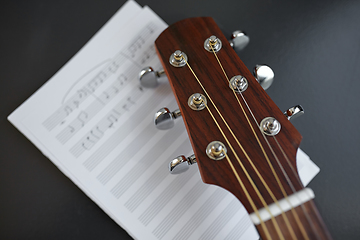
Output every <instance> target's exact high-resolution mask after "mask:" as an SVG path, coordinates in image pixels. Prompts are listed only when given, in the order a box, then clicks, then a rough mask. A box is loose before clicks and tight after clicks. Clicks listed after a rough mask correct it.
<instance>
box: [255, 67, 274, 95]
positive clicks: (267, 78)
mask: <svg viewBox="0 0 360 240" xmlns="http://www.w3.org/2000/svg"><path fill="white" fill-rule="evenodd" d="M254 77H255V78H256V80H257V81H258V82H259V83H260V85H261V86H262V88H263V89H264V90H266V89H268V88H269V87H270V86H271V84H272V83H273V81H274V71H273V70H272V69H271V68H270V67H269V66H267V65H256V66H255V68H254Z"/></svg>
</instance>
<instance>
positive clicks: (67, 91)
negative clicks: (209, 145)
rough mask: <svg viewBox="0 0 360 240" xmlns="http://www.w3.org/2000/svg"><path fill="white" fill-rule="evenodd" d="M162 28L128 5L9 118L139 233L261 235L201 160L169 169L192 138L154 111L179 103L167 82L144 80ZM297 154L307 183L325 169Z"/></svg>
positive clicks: (188, 150) (179, 125)
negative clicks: (207, 177) (163, 123)
mask: <svg viewBox="0 0 360 240" xmlns="http://www.w3.org/2000/svg"><path fill="white" fill-rule="evenodd" d="M179 20H180V19H179ZM166 27H167V25H166V23H164V22H163V21H162V20H161V19H160V18H159V17H158V16H157V15H156V14H155V13H154V12H152V11H151V9H150V8H149V7H146V6H145V7H144V8H142V7H140V6H139V5H138V4H137V3H136V2H134V1H128V2H127V3H126V4H125V5H124V6H123V7H122V8H121V9H120V10H119V11H118V12H117V13H116V14H115V15H114V16H113V17H112V18H111V19H110V20H109V21H108V22H107V23H106V24H105V25H104V26H103V28H102V29H101V30H100V31H99V32H98V33H96V34H95V35H94V37H93V38H92V39H91V40H90V41H89V42H88V43H87V44H86V45H85V46H84V47H83V48H82V49H81V50H80V51H79V52H78V53H77V54H76V55H75V56H74V57H73V58H72V59H71V60H70V61H69V62H68V63H67V64H65V66H63V67H62V68H61V69H60V70H59V71H58V72H57V73H56V74H55V75H54V76H53V77H52V78H51V79H50V80H49V81H47V82H46V83H45V84H44V85H43V86H42V87H41V88H40V89H39V90H38V91H37V92H36V93H34V94H33V95H32V96H31V97H30V98H29V99H27V100H26V101H25V102H24V103H23V104H22V105H21V106H20V107H19V108H18V109H16V110H15V111H14V112H13V113H12V114H11V115H10V116H9V117H8V119H9V121H11V122H12V123H13V125H14V126H15V127H17V128H18V129H19V130H20V131H21V132H22V133H23V134H24V135H25V136H26V137H27V138H28V139H29V140H30V141H31V142H33V143H34V145H35V146H36V147H38V148H39V149H40V150H41V151H42V152H43V154H44V155H46V156H47V157H48V158H49V159H50V160H51V161H52V162H53V163H54V164H55V165H56V166H57V167H58V168H59V169H60V170H61V171H62V172H63V173H64V174H65V175H66V176H67V177H69V178H70V179H71V180H72V181H73V182H74V183H75V184H76V185H77V186H78V187H79V188H80V189H81V190H82V191H83V192H84V193H85V194H87V195H88V196H89V197H90V198H91V199H92V200H93V201H94V202H95V203H96V204H98V205H99V207H101V208H102V209H103V210H104V211H105V212H106V213H107V214H108V215H109V216H110V217H111V218H112V219H113V220H114V221H115V222H117V223H118V224H119V225H120V226H121V227H123V228H124V229H125V230H126V231H128V233H129V234H130V235H131V236H132V237H133V238H135V239H146V240H148V239H154V240H155V239H206V240H208V239H244V240H245V239H246V240H249V239H258V235H257V233H256V230H255V228H254V226H253V225H252V223H251V221H250V219H249V216H248V214H247V212H246V210H245V209H244V207H243V206H242V205H241V203H240V202H239V201H238V200H237V199H235V198H234V196H233V195H232V194H230V193H228V192H227V191H225V190H223V189H221V188H219V187H216V186H212V185H207V184H204V183H203V182H202V181H201V179H200V175H199V173H198V170H197V167H196V166H194V167H192V168H191V169H190V170H189V171H187V172H185V173H183V174H181V175H171V174H169V173H168V162H169V160H170V158H171V157H176V156H178V155H181V154H184V155H190V154H191V153H192V150H191V146H190V142H189V140H188V138H187V134H186V130H185V127H184V124H183V122H182V120H179V121H177V122H176V124H175V127H174V128H173V129H171V130H169V131H158V130H156V128H155V127H154V126H153V114H154V112H155V111H156V110H157V109H159V108H161V107H163V106H168V107H169V108H171V109H176V107H177V105H176V101H175V98H174V96H173V95H172V92H171V89H170V86H169V84H168V83H167V81H166V79H165V80H163V81H162V83H161V84H160V86H159V87H158V88H156V89H145V88H142V87H141V86H140V85H139V82H138V73H139V72H140V70H141V69H142V68H143V67H144V66H153V67H154V68H160V62H159V60H158V59H157V56H156V53H155V48H154V41H155V39H156V38H157V36H158V35H159V34H160V33H161V32H162V31H163V30H164V29H165V28H166ZM297 159H298V167H299V172H300V178H301V179H302V181H303V183H304V184H305V185H306V184H308V182H309V181H310V180H311V179H312V178H313V177H314V176H315V175H316V174H317V173H318V171H319V168H318V167H317V166H316V165H315V164H314V163H313V162H312V161H311V160H310V159H309V157H308V156H307V155H306V154H305V153H303V152H302V151H301V150H299V153H298V156H297Z"/></svg>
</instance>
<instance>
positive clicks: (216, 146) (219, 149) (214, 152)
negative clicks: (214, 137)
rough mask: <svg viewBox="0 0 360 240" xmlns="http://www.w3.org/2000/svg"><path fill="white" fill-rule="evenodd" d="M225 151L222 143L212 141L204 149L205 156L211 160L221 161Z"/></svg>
mask: <svg viewBox="0 0 360 240" xmlns="http://www.w3.org/2000/svg"><path fill="white" fill-rule="evenodd" d="M226 153H227V149H226V147H225V145H224V144H223V143H222V142H219V141H213V142H211V143H209V145H207V147H206V154H207V155H208V157H209V158H211V159H213V160H221V159H223V158H224V157H225V154H226Z"/></svg>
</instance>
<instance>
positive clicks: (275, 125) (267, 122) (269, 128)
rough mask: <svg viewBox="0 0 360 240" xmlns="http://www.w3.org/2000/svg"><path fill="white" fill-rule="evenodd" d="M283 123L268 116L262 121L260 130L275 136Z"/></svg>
mask: <svg viewBox="0 0 360 240" xmlns="http://www.w3.org/2000/svg"><path fill="white" fill-rule="evenodd" d="M280 129H281V124H280V123H279V121H278V120H276V119H275V118H273V117H266V118H264V119H263V120H262V121H261V122H260V130H261V131H263V132H264V133H265V134H266V135H268V136H275V135H276V134H278V133H279V132H280Z"/></svg>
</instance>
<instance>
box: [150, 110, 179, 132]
mask: <svg viewBox="0 0 360 240" xmlns="http://www.w3.org/2000/svg"><path fill="white" fill-rule="evenodd" d="M178 117H181V113H180V110H179V109H177V110H175V111H174V112H170V110H169V109H168V108H166V107H164V108H161V109H159V111H157V112H156V113H155V116H154V124H155V126H156V128H157V129H160V130H167V129H170V128H172V127H174V125H175V123H174V120H175V119H176V118H178Z"/></svg>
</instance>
